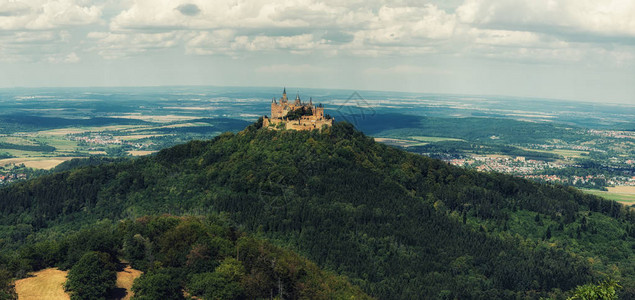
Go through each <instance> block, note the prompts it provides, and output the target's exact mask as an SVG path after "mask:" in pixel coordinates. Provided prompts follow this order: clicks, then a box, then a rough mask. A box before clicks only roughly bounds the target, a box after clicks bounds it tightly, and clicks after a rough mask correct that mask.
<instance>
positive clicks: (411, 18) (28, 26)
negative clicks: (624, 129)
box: [0, 0, 635, 104]
mask: <svg viewBox="0 0 635 300" xmlns="http://www.w3.org/2000/svg"><path fill="white" fill-rule="evenodd" d="M0 70H1V71H0V87H15V86H146V85H238V86H283V85H286V86H295V87H313V88H327V89H328V88H346V89H359V90H364V89H371V90H396V91H410V92H433V93H461V94H495V95H511V96H526V97H545V98H563V99H572V100H584V101H594V102H617V103H626V104H635V1H632V0H449V1H410V0H396V1H376V0H369V1H364V0H341V1H340V0H338V1H336V0H322V1H320V0H291V1H260V0H214V1H208V0H206V1H203V0H120V1H115V0H0Z"/></svg>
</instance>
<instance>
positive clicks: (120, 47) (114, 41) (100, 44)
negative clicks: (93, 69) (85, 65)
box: [87, 32, 183, 59]
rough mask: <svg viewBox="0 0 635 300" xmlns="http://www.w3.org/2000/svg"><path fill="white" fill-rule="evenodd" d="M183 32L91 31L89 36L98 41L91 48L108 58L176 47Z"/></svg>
mask: <svg viewBox="0 0 635 300" xmlns="http://www.w3.org/2000/svg"><path fill="white" fill-rule="evenodd" d="M182 36H183V32H160V33H113V32H90V33H88V35H87V37H88V38H89V39H92V40H95V41H96V46H95V47H93V48H92V49H91V50H93V51H96V52H97V53H98V54H99V55H101V56H102V57H104V58H106V59H118V58H123V57H130V56H134V55H139V54H144V53H147V52H149V51H154V50H161V49H166V48H171V47H174V46H176V45H177V44H178V42H179V41H180V40H181V38H182Z"/></svg>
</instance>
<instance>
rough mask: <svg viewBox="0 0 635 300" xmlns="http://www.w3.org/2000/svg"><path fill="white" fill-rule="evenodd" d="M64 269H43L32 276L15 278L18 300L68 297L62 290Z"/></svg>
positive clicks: (63, 298)
mask: <svg viewBox="0 0 635 300" xmlns="http://www.w3.org/2000/svg"><path fill="white" fill-rule="evenodd" d="M66 273H68V272H66V271H60V270H58V269H53V268H49V269H44V270H41V271H38V272H35V273H33V274H31V275H32V277H27V278H24V279H20V280H17V281H16V282H15V291H16V293H17V294H18V299H19V300H31V299H32V300H40V299H50V300H66V299H70V297H69V296H68V294H66V293H65V292H64V282H65V281H66Z"/></svg>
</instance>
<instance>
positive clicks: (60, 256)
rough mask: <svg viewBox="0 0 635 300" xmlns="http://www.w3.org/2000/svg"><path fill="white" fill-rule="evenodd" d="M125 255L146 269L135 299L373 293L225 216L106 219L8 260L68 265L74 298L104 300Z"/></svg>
mask: <svg viewBox="0 0 635 300" xmlns="http://www.w3.org/2000/svg"><path fill="white" fill-rule="evenodd" d="M120 259H122V260H125V261H127V262H129V263H130V264H131V266H132V267H133V268H136V269H139V270H141V271H143V272H144V273H143V275H141V277H140V278H138V279H137V280H136V281H135V283H134V285H133V291H134V292H135V295H134V298H135V299H186V297H185V295H189V296H195V297H199V298H202V299H264V298H270V297H272V296H275V297H278V298H280V299H283V298H285V299H336V298H337V299H370V297H368V296H367V295H366V294H364V293H363V292H362V291H361V290H360V289H359V288H358V287H354V286H352V285H351V284H350V283H349V282H348V281H346V279H345V278H342V277H339V276H336V275H334V274H331V273H329V272H324V271H322V270H320V269H319V268H318V267H317V266H316V265H315V264H314V263H311V262H309V261H308V260H306V259H304V258H302V257H300V256H299V255H297V254H295V253H293V252H292V251H289V250H284V249H281V248H279V247H276V246H274V245H272V244H271V243H269V242H267V241H265V240H263V239H261V238H256V237H254V236H251V235H248V234H246V233H244V232H242V231H240V230H237V229H236V228H235V227H234V226H232V225H231V222H230V221H229V220H227V219H226V218H224V217H223V216H222V215H209V216H207V217H174V216H159V217H142V218H138V219H136V220H123V221H120V222H116V223H113V222H110V221H101V222H99V223H96V224H93V225H92V226H90V228H87V229H83V230H80V231H78V232H75V233H72V234H66V235H65V236H64V237H63V238H59V239H51V240H47V241H42V242H37V243H30V244H27V245H24V246H22V247H21V248H20V249H19V251H18V252H17V256H14V257H11V256H0V263H3V264H4V265H5V266H7V270H9V271H10V272H20V271H22V270H21V268H30V269H33V270H38V269H42V268H46V267H58V268H60V269H64V270H66V269H68V270H69V273H68V280H67V282H66V290H67V291H68V292H69V293H70V294H71V299H100V298H103V297H107V298H108V296H109V295H112V294H113V291H114V290H115V278H116V276H115V271H117V270H118V268H120V266H121V262H120ZM184 291H185V293H184ZM0 299H3V298H2V295H1V294H0Z"/></svg>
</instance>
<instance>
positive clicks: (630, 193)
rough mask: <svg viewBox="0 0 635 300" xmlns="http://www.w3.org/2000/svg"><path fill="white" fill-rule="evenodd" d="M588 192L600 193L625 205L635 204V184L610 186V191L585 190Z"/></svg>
mask: <svg viewBox="0 0 635 300" xmlns="http://www.w3.org/2000/svg"><path fill="white" fill-rule="evenodd" d="M584 191H585V192H587V193H591V194H594V195H598V196H601V197H604V198H606V199H610V200H615V201H617V202H619V203H622V204H624V205H629V206H630V205H633V204H635V186H616V187H609V188H608V191H606V192H605V191H598V190H584Z"/></svg>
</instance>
